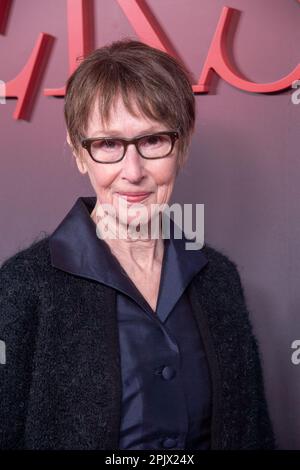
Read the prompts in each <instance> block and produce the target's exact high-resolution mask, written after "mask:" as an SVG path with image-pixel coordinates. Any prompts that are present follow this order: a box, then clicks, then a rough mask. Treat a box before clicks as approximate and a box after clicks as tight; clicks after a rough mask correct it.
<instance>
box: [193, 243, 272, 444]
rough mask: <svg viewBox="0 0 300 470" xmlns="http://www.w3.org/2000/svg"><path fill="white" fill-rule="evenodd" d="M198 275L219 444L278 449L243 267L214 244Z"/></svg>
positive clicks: (215, 426)
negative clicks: (242, 277) (242, 281)
mask: <svg viewBox="0 0 300 470" xmlns="http://www.w3.org/2000/svg"><path fill="white" fill-rule="evenodd" d="M205 255H206V256H207V257H208V260H209V263H208V265H207V266H206V268H204V270H203V272H202V274H200V275H199V277H198V280H197V284H196V287H197V296H198V300H199V310H200V311H202V315H203V318H204V320H203V322H202V324H201V325H200V327H201V328H202V329H203V330H204V331H205V332H206V334H205V335H206V337H207V338H209V341H207V346H208V355H209V357H210V360H211V364H212V369H211V370H212V377H213V379H214V384H215V394H214V397H215V398H214V410H215V411H214V420H213V421H214V426H213V429H214V433H213V437H214V448H218V449H274V448H277V443H276V440H275V436H274V432H273V425H272V422H271V419H270V415H269V410H268V405H267V400H266V395H265V388H264V379H263V368H262V357H261V355H260V351H259V345H258V341H257V338H256V337H255V334H254V331H253V326H252V323H251V318H250V314H249V311H248V307H247V303H246V299H245V295H244V290H243V287H242V284H241V279H240V276H239V272H238V269H237V266H236V265H235V263H234V262H232V261H231V260H230V259H229V258H227V257H226V256H225V255H223V254H222V253H220V252H218V251H216V250H214V249H213V248H211V247H207V246H206V248H205Z"/></svg>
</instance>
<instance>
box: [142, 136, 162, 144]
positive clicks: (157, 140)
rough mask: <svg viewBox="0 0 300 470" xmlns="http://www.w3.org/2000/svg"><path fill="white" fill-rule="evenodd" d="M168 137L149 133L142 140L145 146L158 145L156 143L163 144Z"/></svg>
mask: <svg viewBox="0 0 300 470" xmlns="http://www.w3.org/2000/svg"><path fill="white" fill-rule="evenodd" d="M165 139H166V136H163V135H149V136H147V137H145V139H143V141H142V145H143V146H150V147H153V146H156V145H161V144H162V143H163V142H164V141H165Z"/></svg>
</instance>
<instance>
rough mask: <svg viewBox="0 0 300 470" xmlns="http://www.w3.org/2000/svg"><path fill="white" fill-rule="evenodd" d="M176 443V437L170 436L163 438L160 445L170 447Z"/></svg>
mask: <svg viewBox="0 0 300 470" xmlns="http://www.w3.org/2000/svg"><path fill="white" fill-rule="evenodd" d="M176 444H177V441H176V439H172V438H171V437H167V438H166V439H164V441H163V443H162V445H163V447H164V448H165V449H171V448H172V447H175V446H176Z"/></svg>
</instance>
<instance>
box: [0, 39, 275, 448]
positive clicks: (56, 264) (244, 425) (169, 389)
mask: <svg viewBox="0 0 300 470" xmlns="http://www.w3.org/2000/svg"><path fill="white" fill-rule="evenodd" d="M65 118H66V126H67V141H68V143H69V145H70V146H71V149H72V152H73V154H74V157H75V161H76V164H77V166H78V169H79V171H80V172H81V173H82V174H86V173H87V174H88V177H89V180H90V182H91V185H92V187H93V190H94V192H95V197H80V198H78V200H77V201H76V203H75V204H74V206H73V207H72V208H71V210H70V212H69V213H68V214H67V215H66V217H65V218H64V220H63V221H62V222H61V223H60V224H59V226H58V228H57V229H56V230H55V231H54V233H52V234H51V235H49V234H46V236H45V237H44V238H42V239H40V240H38V241H37V240H35V241H34V242H33V243H32V244H31V246H29V247H27V248H26V249H24V250H22V251H20V252H18V253H17V254H15V255H14V256H13V257H11V258H10V259H8V260H6V262H5V263H4V264H3V266H2V268H1V270H0V340H1V345H2V356H1V357H2V360H1V364H0V387H1V389H0V391H1V401H0V447H1V448H21V449H193V450H196V449H258V448H269V449H270V448H273V446H274V436H273V431H272V426H271V423H270V418H269V415H268V409H267V405H266V400H265V394H264V387H263V378H262V371H261V366H260V359H259V353H258V347H257V342H256V339H255V337H254V335H253V332H252V327H251V324H250V321H249V315H248V312H247V308H246V305H245V300H244V296H243V290H242V287H241V283H240V279H239V275H238V272H237V269H236V267H235V265H234V264H233V263H232V262H231V261H230V260H228V258H226V257H225V256H224V255H222V254H221V253H218V252H217V251H215V250H214V249H212V248H210V247H208V246H204V247H203V248H202V249H200V250H187V249H186V245H185V236H184V234H182V235H183V236H182V237H181V238H179V237H175V236H174V233H173V232H174V230H170V237H169V238H168V237H164V236H163V235H164V234H163V232H162V230H161V219H160V222H159V230H158V236H156V237H151V234H150V233H149V232H148V236H147V235H146V236H139V235H136V234H138V233H139V232H138V227H136V228H137V230H136V231H135V232H136V233H135V236H132V233H133V232H134V230H132V220H133V219H134V218H135V215H134V211H133V212H132V209H134V207H136V204H137V203H138V204H139V206H138V207H139V208H140V209H141V208H145V209H147V211H146V213H147V215H146V216H145V212H144V215H143V217H141V218H140V219H138V226H139V229H140V230H141V228H145V227H146V226H147V227H148V226H149V224H151V222H152V218H151V211H150V209H151V207H152V206H154V207H157V206H155V205H159V206H161V205H165V206H166V205H167V204H168V202H169V200H170V197H171V193H172V190H173V187H174V183H175V179H176V175H177V173H178V171H179V170H180V168H181V167H182V166H183V164H184V162H185V159H186V156H187V152H188V147H189V143H190V139H191V135H192V132H193V128H194V120H195V101H194V96H193V91H192V87H191V82H190V79H189V75H188V73H187V71H186V70H185V68H184V66H183V65H182V64H181V63H179V62H178V61H177V60H175V59H174V58H172V57H170V56H169V55H168V54H166V53H164V52H161V51H159V50H156V49H154V48H151V47H149V46H147V45H145V44H143V43H140V42H138V41H131V40H123V41H118V42H115V43H113V44H111V45H109V46H107V47H103V48H100V49H97V50H95V51H94V52H93V53H92V54H91V55H90V56H88V57H87V58H86V59H85V60H83V61H82V62H81V63H80V65H79V67H78V68H77V70H76V71H75V72H74V73H73V75H72V76H71V77H70V78H69V80H68V82H67V88H66V97H65ZM153 214H155V215H157V212H156V213H155V211H154V212H153ZM153 214H152V215H153ZM160 215H161V213H160ZM132 217H133V219H132ZM153 218H154V216H153ZM174 225H175V224H174V221H173V222H171V228H172V229H174ZM142 232H143V233H145V231H143V230H141V233H142ZM112 234H113V235H114V236H111V235H112ZM118 234H119V235H120V234H122V236H118Z"/></svg>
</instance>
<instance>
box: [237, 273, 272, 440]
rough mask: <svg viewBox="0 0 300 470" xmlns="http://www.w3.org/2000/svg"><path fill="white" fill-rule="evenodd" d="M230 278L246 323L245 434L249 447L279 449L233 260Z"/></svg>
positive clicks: (243, 334) (242, 378)
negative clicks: (246, 421)
mask: <svg viewBox="0 0 300 470" xmlns="http://www.w3.org/2000/svg"><path fill="white" fill-rule="evenodd" d="M231 282H232V287H233V289H234V290H235V296H234V297H235V300H233V307H234V310H235V311H238V312H239V316H240V318H241V319H242V321H243V325H242V324H241V322H240V329H239V331H240V333H241V337H242V338H243V343H244V344H243V346H242V347H241V351H243V363H244V367H243V372H242V374H241V375H242V376H241V375H240V377H239V378H238V380H240V386H241V387H242V386H243V384H244V385H245V387H247V384H248V391H247V402H245V405H246V406H247V413H248V423H249V424H248V426H247V428H246V429H244V437H245V438H246V437H247V438H248V446H247V447H248V448H249V449H276V448H277V443H276V439H275V436H274V431H273V425H272V422H271V418H270V415H269V409H268V404H267V400H266V396H265V388H264V378H263V369H262V356H261V353H260V349H259V344H258V340H257V338H256V336H255V334H254V331H253V326H252V323H251V320H250V315H249V311H248V307H247V304H246V300H245V294H244V290H243V287H242V284H241V279H240V276H239V273H238V270H237V268H236V266H235V265H234V264H233V270H232V277H231ZM247 447H246V448H247Z"/></svg>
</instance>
